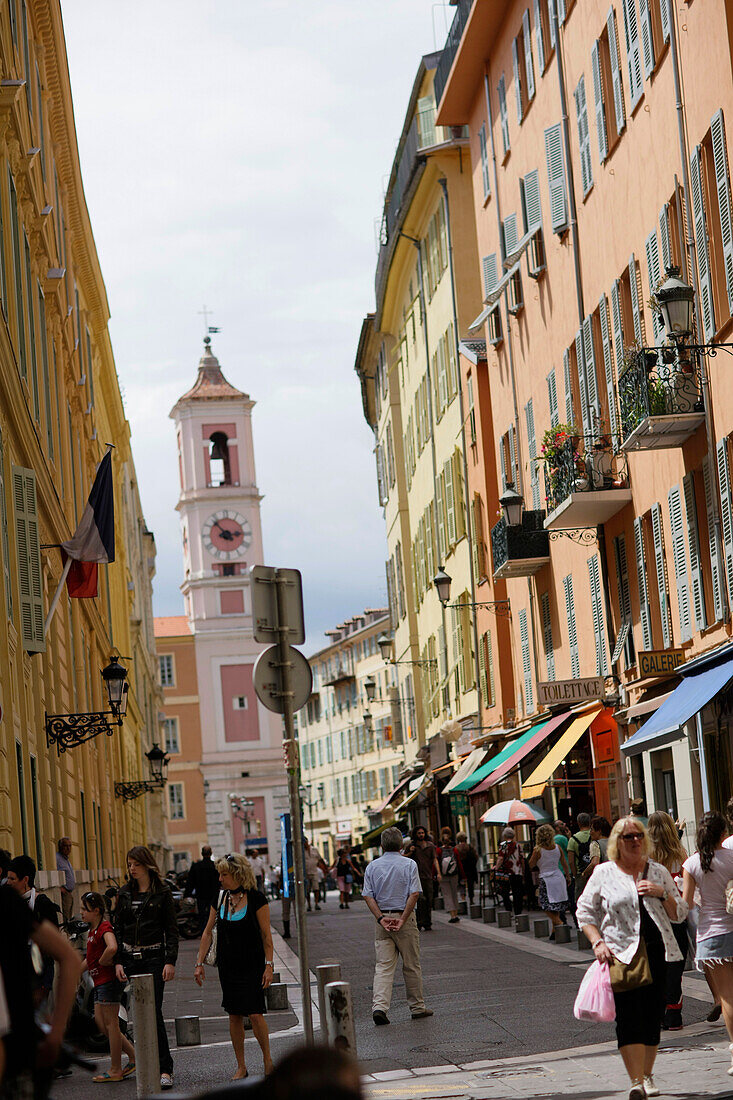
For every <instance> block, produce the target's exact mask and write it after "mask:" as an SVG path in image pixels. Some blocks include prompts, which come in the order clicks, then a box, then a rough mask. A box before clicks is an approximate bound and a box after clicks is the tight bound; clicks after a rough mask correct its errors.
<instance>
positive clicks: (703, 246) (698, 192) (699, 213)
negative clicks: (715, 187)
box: [690, 145, 715, 340]
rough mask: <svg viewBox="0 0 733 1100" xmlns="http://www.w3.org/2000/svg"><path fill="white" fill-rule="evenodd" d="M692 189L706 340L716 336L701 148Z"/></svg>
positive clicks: (694, 156) (693, 160) (694, 162)
mask: <svg viewBox="0 0 733 1100" xmlns="http://www.w3.org/2000/svg"><path fill="white" fill-rule="evenodd" d="M690 188H691V190H692V214H693V217H694V219H695V243H696V244H697V266H698V270H699V272H700V306H701V310H702V325H703V329H704V333H705V339H706V340H712V338H713V337H714V336H715V313H714V310H713V282H712V278H711V274H710V255H709V253H708V234H707V226H706V225H705V207H704V205H703V197H702V196H703V190H702V174H701V169H700V146H699V145H698V147H697V148H696V149H695V151H694V152H693V154H692V157H691V159H690Z"/></svg>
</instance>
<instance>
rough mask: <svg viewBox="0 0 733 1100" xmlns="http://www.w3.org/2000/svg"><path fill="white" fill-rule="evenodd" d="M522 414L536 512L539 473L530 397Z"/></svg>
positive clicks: (537, 508) (538, 501) (538, 494)
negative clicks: (525, 423) (524, 422)
mask: <svg viewBox="0 0 733 1100" xmlns="http://www.w3.org/2000/svg"><path fill="white" fill-rule="evenodd" d="M524 416H525V419H526V421H527V449H528V451H529V471H530V484H531V486H532V507H533V508H534V510H535V512H538V511H539V510H540V508H541V507H542V501H541V499H540V475H539V467H538V464H537V462H536V461H535V460H536V458H537V457H538V456H537V437H536V435H535V426H534V408H533V404H532V398H531V397H530V399H529V401H528V402H527V404H526V405H525V406H524Z"/></svg>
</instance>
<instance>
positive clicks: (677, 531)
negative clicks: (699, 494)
mask: <svg viewBox="0 0 733 1100" xmlns="http://www.w3.org/2000/svg"><path fill="white" fill-rule="evenodd" d="M667 499H668V501H669V525H670V529H671V531H672V560H673V562H674V577H675V582H676V584H677V610H678V613H679V620H680V639H681V640H682V641H683V642H687V641H689V639H690V638H691V637H692V620H691V617H690V578H689V576H688V574H687V555H686V554H685V529H684V527H683V519H682V498H681V496H680V487H679V485H673V486H672V488H671V489H670V490H669V493H668V494H667Z"/></svg>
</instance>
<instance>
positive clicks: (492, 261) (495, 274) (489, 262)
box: [482, 252, 499, 298]
mask: <svg viewBox="0 0 733 1100" xmlns="http://www.w3.org/2000/svg"><path fill="white" fill-rule="evenodd" d="M482 266H483V272H484V297H485V298H488V297H489V295H490V294H492V293H493V292H494V291H495V290H496V287H497V286H498V283H499V267H498V262H497V257H496V253H495V252H490V253H489V255H488V256H484V258H483V261H482Z"/></svg>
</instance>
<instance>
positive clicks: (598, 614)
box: [587, 554, 608, 676]
mask: <svg viewBox="0 0 733 1100" xmlns="http://www.w3.org/2000/svg"><path fill="white" fill-rule="evenodd" d="M587 565H588V580H589V581H590V604H591V613H592V616H593V634H594V636H595V643H596V674H597V675H598V676H608V656H607V653H606V627H605V623H604V619H603V597H602V595H601V577H600V569H599V566H598V554H594V555H593V556H592V557H590V558H588V561H587Z"/></svg>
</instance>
